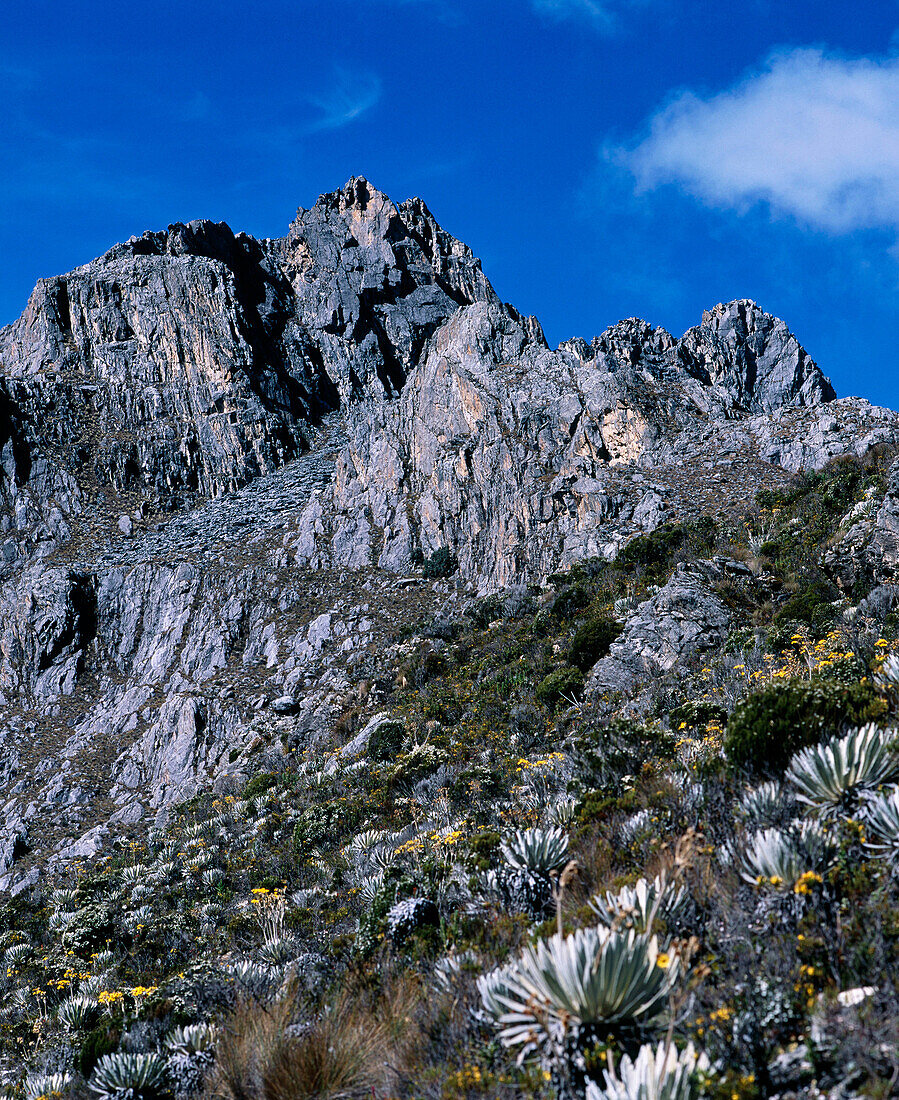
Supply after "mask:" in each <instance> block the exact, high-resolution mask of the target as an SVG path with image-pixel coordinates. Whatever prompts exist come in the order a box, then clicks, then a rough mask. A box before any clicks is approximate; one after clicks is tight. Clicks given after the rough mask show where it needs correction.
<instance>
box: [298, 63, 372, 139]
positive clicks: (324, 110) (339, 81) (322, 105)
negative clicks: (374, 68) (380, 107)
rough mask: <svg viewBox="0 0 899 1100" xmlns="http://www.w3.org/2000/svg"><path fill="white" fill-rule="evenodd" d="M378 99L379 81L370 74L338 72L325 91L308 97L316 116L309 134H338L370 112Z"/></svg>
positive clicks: (340, 70)
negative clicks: (329, 132)
mask: <svg viewBox="0 0 899 1100" xmlns="http://www.w3.org/2000/svg"><path fill="white" fill-rule="evenodd" d="M380 98H381V81H380V79H379V78H378V77H377V76H376V75H375V74H374V73H367V72H353V71H350V70H348V69H338V70H337V71H336V73H335V79H334V83H333V85H332V86H331V87H330V88H328V90H327V91H325V92H323V93H320V94H318V95H311V96H309V102H310V103H311V104H312V106H313V107H314V108H315V109H316V111H317V112H318V116H319V117H318V118H316V119H314V120H313V122H312V123H311V125H310V127H309V129H310V131H312V132H313V133H314V132H317V131H324V130H339V129H340V128H341V127H342V126H346V125H348V124H349V123H350V122H354V121H355V120H356V119H357V118H359V117H360V115H363V114H365V112H366V111H369V110H371V108H372V107H374V106H375V104H376V103H377V102H378V100H379V99H380Z"/></svg>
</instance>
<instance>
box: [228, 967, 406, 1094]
mask: <svg viewBox="0 0 899 1100" xmlns="http://www.w3.org/2000/svg"><path fill="white" fill-rule="evenodd" d="M420 1002H421V994H420V992H419V990H418V987H417V985H413V983H411V982H404V983H399V984H398V986H397V987H395V988H393V989H392V990H390V991H389V992H388V993H385V994H381V995H380V996H378V997H376V998H373V997H371V996H366V995H365V994H364V993H363V994H360V995H358V996H355V997H353V996H352V995H351V994H350V993H341V994H340V995H339V996H338V997H337V998H336V1000H334V1001H333V1002H332V1003H331V1004H330V1005H328V1006H326V1007H325V1008H324V1009H322V1010H321V1011H320V1012H319V1013H318V1015H316V1016H315V1017H314V1018H313V1019H311V1020H309V1021H308V1022H305V1023H300V1024H299V1026H292V1025H296V1009H295V1006H294V1002H293V1001H292V1000H291V999H285V1000H282V1001H278V1002H276V1003H274V1004H271V1005H268V1006H260V1005H259V1004H257V1003H249V1002H247V1003H243V1004H241V1005H238V1007H237V1008H236V1009H235V1010H234V1011H233V1012H232V1014H231V1015H230V1017H229V1018H228V1019H227V1020H226V1021H224V1023H223V1026H222V1038H221V1040H220V1042H219V1045H218V1050H217V1059H216V1068H215V1071H214V1075H213V1078H212V1080H211V1081H210V1094H211V1095H212V1096H213V1097H215V1098H216V1100H312V1098H313V1097H318V1098H321V1100H344V1098H346V1100H355V1098H362V1097H368V1098H370V1097H372V1095H375V1096H383V1095H385V1094H387V1093H388V1092H390V1091H392V1086H393V1085H394V1084H395V1083H396V1081H397V1080H398V1079H399V1078H400V1077H401V1076H403V1073H404V1070H405V1067H406V1065H407V1064H408V1061H409V1059H410V1058H412V1057H413V1052H414V1050H415V1048H416V1047H417V1045H418V1042H419V1040H420V1034H419V1028H418V1023H417V1014H418V1013H417V1009H418V1007H419V1004H420Z"/></svg>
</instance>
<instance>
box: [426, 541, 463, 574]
mask: <svg viewBox="0 0 899 1100" xmlns="http://www.w3.org/2000/svg"><path fill="white" fill-rule="evenodd" d="M458 568H459V559H458V558H457V557H456V555H455V554H454V553H453V552H452V550H450V549H449V547H447V546H441V547H440V549H439V550H435V551H434V553H433V554H431V556H430V557H429V558H427V560H426V561H425V563H424V565H422V567H421V572H422V575H423V576H424V577H426V578H427V579H428V580H436V579H438V578H439V577H451V576H452V575H453V573H455V572H456V570H457V569H458Z"/></svg>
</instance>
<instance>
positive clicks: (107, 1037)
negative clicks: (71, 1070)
mask: <svg viewBox="0 0 899 1100" xmlns="http://www.w3.org/2000/svg"><path fill="white" fill-rule="evenodd" d="M121 1037H122V1032H121V1030H120V1029H119V1028H117V1027H109V1026H107V1025H103V1024H101V1025H100V1026H99V1027H96V1028H94V1030H93V1031H89V1032H88V1033H87V1035H86V1036H85V1037H84V1042H83V1043H82V1044H81V1049H80V1050H79V1051H78V1053H77V1054H76V1055H75V1068H76V1069H77V1070H78V1072H79V1073H80V1074H82V1076H84V1077H89V1076H90V1075H91V1072H92V1071H93V1068H94V1066H95V1065H96V1064H97V1062H99V1061H100V1059H101V1058H102V1057H103V1056H104V1055H106V1054H111V1053H112V1052H113V1051H114V1050H117V1049H118V1046H119V1040H120V1039H121Z"/></svg>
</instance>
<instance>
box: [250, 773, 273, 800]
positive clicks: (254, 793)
mask: <svg viewBox="0 0 899 1100" xmlns="http://www.w3.org/2000/svg"><path fill="white" fill-rule="evenodd" d="M277 782H278V777H277V776H276V775H273V774H272V773H271V772H260V773H259V774H258V775H254V776H253V778H252V779H251V780H250V781H249V782H248V783H247V785H246V786H245V787H244V789H243V797H244V798H257V797H258V796H259V795H261V794H265V792H266V791H267V790H270V789H271V788H272V787H274V785H275V784H276V783H277Z"/></svg>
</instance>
